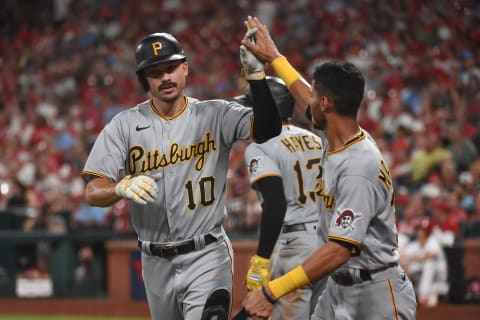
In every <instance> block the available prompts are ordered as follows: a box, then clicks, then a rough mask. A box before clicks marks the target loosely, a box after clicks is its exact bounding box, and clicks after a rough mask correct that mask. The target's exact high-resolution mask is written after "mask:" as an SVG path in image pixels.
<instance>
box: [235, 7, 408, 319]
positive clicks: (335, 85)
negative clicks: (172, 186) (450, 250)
mask: <svg viewBox="0 0 480 320" xmlns="http://www.w3.org/2000/svg"><path fill="white" fill-rule="evenodd" d="M248 24H249V25H250V27H252V28H253V29H252V30H256V34H255V40H256V42H255V43H253V42H251V41H249V40H248V39H244V40H243V41H242V44H243V45H244V46H246V47H247V48H249V49H250V51H251V52H253V53H254V54H255V55H256V56H257V58H258V59H259V60H260V61H266V62H269V63H271V66H272V67H273V69H274V70H275V71H276V72H277V74H278V75H280V77H281V78H282V79H283V80H284V81H285V83H286V85H287V87H288V88H289V90H290V91H291V92H292V95H293V96H294V97H295V98H297V97H298V100H296V101H297V103H299V102H307V101H308V103H309V105H310V110H311V115H312V123H313V125H314V126H315V127H316V128H317V129H320V130H323V131H324V133H325V137H326V140H325V143H326V144H325V145H324V147H325V148H324V151H325V154H324V156H323V157H322V158H321V159H322V161H321V163H320V164H319V166H320V168H321V174H320V175H319V176H318V179H317V189H316V193H317V194H318V196H319V197H320V198H321V199H322V201H320V202H319V209H320V218H319V219H320V225H321V228H325V230H326V231H327V232H328V241H327V243H326V244H325V245H323V246H321V247H320V248H319V249H317V250H316V251H315V252H314V253H313V254H312V255H311V256H310V257H309V258H308V259H306V260H305V261H304V262H303V263H302V264H300V265H298V266H297V267H295V268H293V269H292V270H291V271H289V272H288V273H286V274H285V275H283V276H281V277H279V278H277V279H274V280H272V281H269V282H268V283H267V285H265V286H263V287H262V289H259V290H256V291H252V292H250V293H249V294H248V295H247V297H246V298H245V300H244V308H245V310H246V311H247V313H248V314H250V315H254V316H260V317H268V316H269V315H270V314H271V312H272V309H273V306H274V304H275V303H276V302H277V300H278V299H279V298H280V297H282V296H284V295H286V294H288V293H290V292H292V291H294V290H296V289H298V288H301V287H304V286H306V285H308V284H310V283H312V282H313V281H316V280H318V279H320V278H322V277H325V276H326V275H327V274H329V275H330V277H329V278H328V281H327V285H326V288H325V290H324V292H323V294H322V295H321V297H320V299H319V300H318V304H317V307H316V308H315V311H314V314H313V315H312V319H315V320H317V319H390V320H391V319H415V318H416V298H415V293H414V290H413V286H412V283H411V282H410V280H409V279H408V278H407V276H406V275H405V272H404V271H403V270H402V269H401V267H400V266H399V265H398V260H399V254H398V245H397V234H396V228H395V208H394V190H393V184H392V177H391V175H390V171H389V169H388V167H387V164H386V162H385V161H384V159H383V157H382V154H381V153H380V151H379V149H378V148H377V146H376V145H375V142H374V141H373V139H372V138H371V137H370V136H369V134H368V133H367V132H366V131H364V130H363V129H361V128H360V127H359V125H358V122H357V112H358V108H359V107H360V103H361V101H362V99H363V93H364V77H363V75H362V74H361V72H360V71H359V70H358V69H357V68H356V67H355V66H354V65H353V64H351V63H348V62H338V61H333V62H326V63H324V64H322V65H320V66H317V67H316V68H315V71H314V73H313V80H312V85H311V88H310V86H309V85H308V84H306V82H305V81H304V80H303V79H302V77H301V76H300V75H299V74H298V72H297V71H296V70H295V69H294V68H293V67H292V66H291V65H290V64H289V63H288V61H287V59H286V58H285V57H284V56H282V55H281V54H280V53H279V51H278V49H277V47H276V46H275V44H274V42H273V40H272V39H271V37H270V34H269V32H268V30H267V29H266V27H265V26H264V25H262V24H261V23H260V22H259V21H258V19H256V18H251V17H249V18H248ZM302 105H304V106H305V105H306V104H302Z"/></svg>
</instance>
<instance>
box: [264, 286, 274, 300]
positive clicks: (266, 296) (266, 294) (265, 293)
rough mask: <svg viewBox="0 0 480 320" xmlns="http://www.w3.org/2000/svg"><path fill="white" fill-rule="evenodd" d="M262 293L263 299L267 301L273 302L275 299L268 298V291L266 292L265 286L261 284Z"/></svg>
mask: <svg viewBox="0 0 480 320" xmlns="http://www.w3.org/2000/svg"><path fill="white" fill-rule="evenodd" d="M262 293H263V295H264V296H265V299H267V300H268V302H270V304H275V302H277V301H275V300H272V298H270V296H269V295H268V292H267V289H266V288H265V286H262Z"/></svg>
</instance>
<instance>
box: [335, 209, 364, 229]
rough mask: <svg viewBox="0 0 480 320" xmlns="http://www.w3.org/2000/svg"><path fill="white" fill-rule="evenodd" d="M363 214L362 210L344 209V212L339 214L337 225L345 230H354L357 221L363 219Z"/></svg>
mask: <svg viewBox="0 0 480 320" xmlns="http://www.w3.org/2000/svg"><path fill="white" fill-rule="evenodd" d="M362 216H363V215H362V214H361V213H360V212H358V213H357V212H354V211H353V210H351V209H346V210H343V211H342V213H340V214H339V215H338V217H337V220H335V227H337V228H339V229H343V230H347V229H349V230H353V229H354V228H355V227H354V223H355V221H357V220H358V219H361V218H362Z"/></svg>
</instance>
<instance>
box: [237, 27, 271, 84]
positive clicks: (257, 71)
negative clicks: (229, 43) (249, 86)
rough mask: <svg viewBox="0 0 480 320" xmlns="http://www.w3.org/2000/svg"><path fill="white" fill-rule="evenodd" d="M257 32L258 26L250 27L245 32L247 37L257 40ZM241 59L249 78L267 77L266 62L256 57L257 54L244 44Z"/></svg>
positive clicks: (244, 71)
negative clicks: (255, 37) (255, 35)
mask: <svg viewBox="0 0 480 320" xmlns="http://www.w3.org/2000/svg"><path fill="white" fill-rule="evenodd" d="M256 32H257V28H253V29H249V30H248V31H247V33H246V34H245V38H246V39H248V40H249V41H252V42H255V39H254V38H253V35H254V34H255V33H256ZM240 61H241V62H242V66H243V68H242V69H243V74H244V76H245V79H247V80H261V79H263V78H265V64H264V63H262V62H261V61H260V60H258V59H257V57H255V55H254V54H253V53H252V52H251V51H250V50H248V49H247V47H245V46H244V45H240Z"/></svg>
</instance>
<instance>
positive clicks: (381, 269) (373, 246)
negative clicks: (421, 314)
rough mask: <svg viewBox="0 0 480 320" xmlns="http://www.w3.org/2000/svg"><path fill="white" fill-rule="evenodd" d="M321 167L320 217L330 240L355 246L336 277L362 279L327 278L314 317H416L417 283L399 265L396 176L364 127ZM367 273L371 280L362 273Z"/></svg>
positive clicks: (326, 158)
mask: <svg viewBox="0 0 480 320" xmlns="http://www.w3.org/2000/svg"><path fill="white" fill-rule="evenodd" d="M322 168H323V170H322V173H323V174H322V178H321V179H320V183H319V187H320V188H319V190H318V191H319V193H320V194H321V197H322V198H323V202H322V203H321V204H320V210H321V212H322V214H321V215H320V219H323V218H326V219H323V221H322V223H323V224H324V226H325V225H329V229H328V238H329V240H331V241H340V242H346V243H348V244H350V245H352V246H353V248H354V249H353V251H352V258H350V259H349V260H348V261H347V262H346V263H345V264H344V265H342V266H341V267H340V268H339V269H338V270H336V271H335V272H333V274H332V279H335V277H334V275H336V274H338V275H340V274H343V275H348V277H349V278H354V279H355V280H358V282H355V283H354V284H351V285H347V284H345V283H343V284H338V283H337V282H335V281H334V280H332V279H329V281H328V284H327V287H326V290H325V293H324V294H323V295H322V296H321V298H320V300H319V304H318V306H317V308H316V310H315V314H314V316H313V317H312V319H371V318H372V314H374V315H375V316H374V317H375V319H415V312H416V302H415V294H414V292H413V287H412V284H411V282H410V281H409V280H408V279H407V278H406V276H405V273H404V272H403V270H402V269H401V268H400V267H399V266H398V265H397V262H398V259H399V253H398V246H397V231H396V226H395V207H394V190H393V182H392V177H391V175H390V171H389V169H388V167H387V164H386V163H385V161H384V160H383V158H382V155H381V153H380V151H379V150H378V148H377V146H376V144H375V142H374V141H373V139H372V138H371V137H370V136H369V135H368V133H367V132H365V131H364V130H362V131H361V133H360V134H359V135H358V136H357V137H355V138H354V139H352V140H351V141H349V142H348V143H346V144H345V146H344V147H343V148H341V149H340V150H337V151H335V152H328V153H327V155H326V157H324V158H323V163H322ZM360 270H363V271H362V272H360ZM360 273H362V275H361V276H360ZM365 273H368V277H370V278H371V280H368V281H367V280H365V279H363V278H362V277H364V275H363V274H365ZM344 278H345V277H343V279H344ZM361 278H362V279H361ZM364 278H367V277H364Z"/></svg>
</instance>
